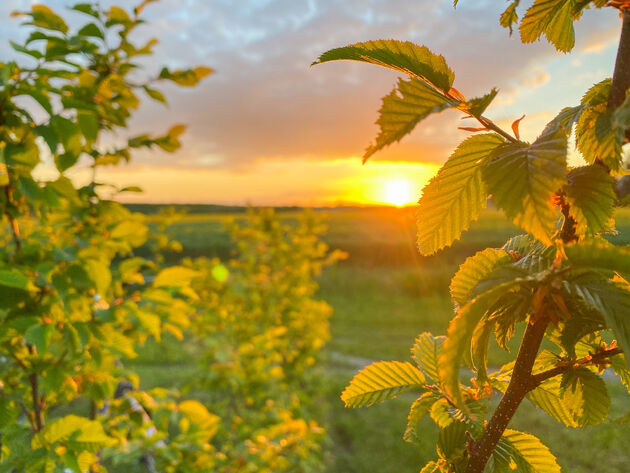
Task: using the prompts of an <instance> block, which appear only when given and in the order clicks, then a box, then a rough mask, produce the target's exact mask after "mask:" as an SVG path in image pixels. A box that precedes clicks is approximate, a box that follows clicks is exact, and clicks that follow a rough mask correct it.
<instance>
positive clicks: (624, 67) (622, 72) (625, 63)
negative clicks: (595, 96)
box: [608, 10, 630, 108]
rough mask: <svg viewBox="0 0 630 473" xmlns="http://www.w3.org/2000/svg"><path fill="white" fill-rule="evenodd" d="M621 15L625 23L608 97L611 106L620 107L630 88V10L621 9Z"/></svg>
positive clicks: (622, 27) (622, 28)
mask: <svg viewBox="0 0 630 473" xmlns="http://www.w3.org/2000/svg"><path fill="white" fill-rule="evenodd" d="M621 16H622V18H623V23H622V26H621V38H620V40H619V48H618V49H617V59H616V61H615V72H614V73H613V78H612V85H611V88H610V97H609V99H608V107H609V108H617V107H619V106H620V105H621V104H622V103H623V102H624V100H626V92H627V90H628V89H630V10H621Z"/></svg>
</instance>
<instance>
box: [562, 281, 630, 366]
mask: <svg viewBox="0 0 630 473" xmlns="http://www.w3.org/2000/svg"><path fill="white" fill-rule="evenodd" d="M573 288H574V293H575V294H576V295H578V296H579V297H580V298H581V299H582V300H583V301H584V302H585V303H586V304H588V305H589V306H590V307H592V308H593V309H595V310H597V311H599V312H600V313H601V314H602V316H603V317H604V320H606V325H607V326H608V327H609V328H611V329H612V331H613V333H614V335H615V338H616V339H617V341H618V342H619V345H621V348H623V349H624V350H625V351H628V350H630V317H628V314H629V313H630V288H629V287H628V285H627V284H626V283H622V282H613V281H607V280H605V279H600V280H597V279H593V280H591V281H586V282H581V283H580V284H579V285H578V284H574V285H573ZM626 361H628V360H626Z"/></svg>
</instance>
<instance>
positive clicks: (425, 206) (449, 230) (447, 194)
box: [417, 134, 503, 254]
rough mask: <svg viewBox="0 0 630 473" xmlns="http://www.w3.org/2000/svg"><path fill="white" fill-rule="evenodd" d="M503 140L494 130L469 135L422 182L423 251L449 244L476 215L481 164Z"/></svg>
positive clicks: (481, 199) (481, 193)
mask: <svg viewBox="0 0 630 473" xmlns="http://www.w3.org/2000/svg"><path fill="white" fill-rule="evenodd" d="M502 143H503V139H502V138H501V137H500V136H498V135H495V134H484V135H476V136H471V137H470V138H468V139H467V140H466V141H464V142H462V143H461V144H460V145H459V146H458V147H457V149H456V150H455V152H454V153H453V154H452V155H451V157H450V158H449V159H448V161H447V162H446V163H445V164H444V166H443V167H442V169H440V171H439V172H438V174H437V176H435V177H434V178H433V179H431V181H430V182H429V184H427V185H426V186H425V188H424V189H423V191H422V198H421V199H420V202H419V207H418V212H417V215H418V248H419V250H420V252H421V253H422V254H431V253H435V252H436V251H438V250H439V249H441V248H444V247H445V246H448V245H450V244H451V243H452V242H453V241H455V240H456V239H457V238H459V236H460V235H461V234H462V232H463V231H464V230H466V229H468V226H469V225H470V222H472V221H474V220H476V219H477V218H478V217H479V214H480V213H481V211H482V210H483V209H484V208H485V206H486V197H487V193H486V189H485V185H484V183H483V181H482V179H481V177H482V168H483V165H484V164H485V163H486V162H488V161H489V159H490V155H491V153H492V151H493V150H495V149H497V147H498V146H500V145H501V144H502Z"/></svg>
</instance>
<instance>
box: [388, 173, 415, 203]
mask: <svg viewBox="0 0 630 473" xmlns="http://www.w3.org/2000/svg"><path fill="white" fill-rule="evenodd" d="M382 199H383V202H386V203H388V204H391V205H395V206H396V207H402V206H403V205H408V204H413V203H415V202H416V201H417V200H418V197H417V196H416V193H415V187H414V186H413V184H412V183H411V181H409V180H407V179H391V180H388V181H385V183H384V185H383V197H382Z"/></svg>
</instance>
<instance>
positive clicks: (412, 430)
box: [403, 392, 436, 443]
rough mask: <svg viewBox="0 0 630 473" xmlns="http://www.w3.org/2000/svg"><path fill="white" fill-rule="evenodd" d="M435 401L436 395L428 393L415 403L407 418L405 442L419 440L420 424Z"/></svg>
mask: <svg viewBox="0 0 630 473" xmlns="http://www.w3.org/2000/svg"><path fill="white" fill-rule="evenodd" d="M435 401H436V399H435V395H434V394H433V393H431V392H426V393H424V394H423V395H422V396H420V397H419V398H418V399H416V400H415V401H414V402H413V404H412V405H411V409H410V410H409V415H408V416H407V428H406V429H405V433H404V434H403V439H404V440H405V442H410V443H413V442H416V441H417V440H419V436H418V430H417V429H418V424H419V423H420V421H421V420H422V418H423V417H424V416H425V415H426V414H427V413H428V412H429V410H430V409H431V406H432V405H433V403H434V402H435Z"/></svg>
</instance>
